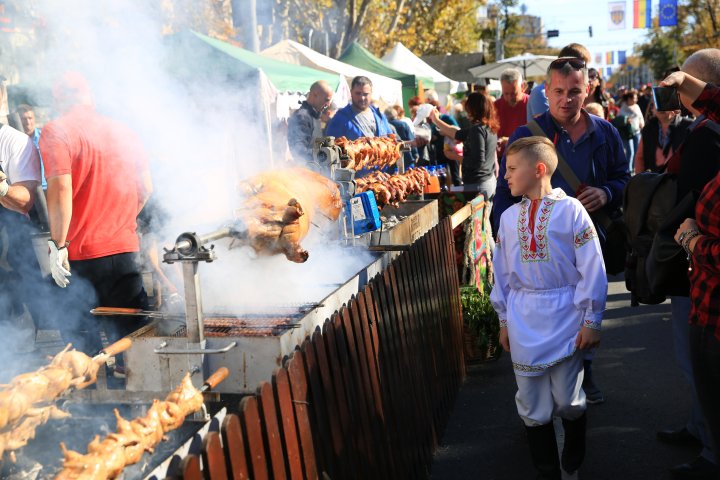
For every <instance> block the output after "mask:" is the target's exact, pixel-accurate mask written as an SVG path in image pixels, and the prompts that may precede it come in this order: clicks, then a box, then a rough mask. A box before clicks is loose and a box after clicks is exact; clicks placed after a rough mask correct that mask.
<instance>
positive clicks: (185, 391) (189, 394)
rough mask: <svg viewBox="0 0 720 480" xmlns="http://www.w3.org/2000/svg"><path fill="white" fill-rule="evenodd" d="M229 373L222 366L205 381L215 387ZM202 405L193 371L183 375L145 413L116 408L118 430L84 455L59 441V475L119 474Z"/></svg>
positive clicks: (87, 478) (93, 479) (97, 477)
mask: <svg viewBox="0 0 720 480" xmlns="http://www.w3.org/2000/svg"><path fill="white" fill-rule="evenodd" d="M227 374H228V371H227V369H220V370H218V372H216V373H215V374H214V375H213V376H212V377H210V378H209V379H208V380H207V382H206V385H207V386H209V387H211V388H212V387H214V386H215V385H217V383H219V382H220V381H222V379H224V378H225V377H226V376H227ZM201 408H203V396H202V392H201V391H200V390H198V389H197V388H195V386H194V385H193V384H192V381H191V380H190V374H187V375H186V376H185V378H183V380H182V382H181V383H180V385H178V387H177V388H176V389H175V390H173V391H172V392H171V393H170V394H169V395H168V396H167V397H166V398H165V400H162V401H161V400H155V401H153V404H152V406H151V407H150V408H149V409H148V412H147V413H146V414H145V416H143V417H139V418H136V419H135V420H132V421H128V420H125V419H124V418H123V417H121V416H120V413H119V412H118V411H117V410H115V417H116V418H117V432H116V433H111V434H109V435H108V436H107V437H105V438H104V439H103V440H102V441H101V440H100V438H99V437H95V439H94V440H93V441H92V442H91V443H90V444H89V445H88V453H87V454H85V455H83V454H81V453H78V452H74V451H72V450H67V449H66V448H65V446H64V445H63V444H61V445H60V447H61V449H62V451H63V454H64V456H65V460H64V462H63V470H62V471H61V472H60V473H59V474H58V476H57V477H55V478H56V479H61V480H69V479H83V480H105V479H111V478H116V477H117V476H119V475H120V473H121V472H122V471H123V469H124V468H125V466H126V465H132V464H134V463H137V462H139V461H140V459H141V457H142V454H143V453H144V452H152V451H153V450H154V448H155V446H156V445H157V444H159V443H160V442H161V441H162V440H163V438H164V436H165V433H167V432H169V431H171V430H175V429H177V428H179V427H180V425H182V423H183V422H184V421H185V417H186V416H187V415H190V414H192V413H194V412H196V411H198V410H200V409H201Z"/></svg>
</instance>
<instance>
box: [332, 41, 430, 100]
mask: <svg viewBox="0 0 720 480" xmlns="http://www.w3.org/2000/svg"><path fill="white" fill-rule="evenodd" d="M338 60H340V61H341V62H345V63H349V64H350V65H354V66H356V67H358V68H364V69H365V70H369V71H371V72H375V73H377V74H378V75H383V76H385V77H390V78H395V79H397V80H400V81H401V82H402V86H403V100H404V103H405V106H406V107H407V102H408V100H409V99H411V98H412V97H414V96H415V95H417V90H418V87H419V83H418V81H422V86H423V88H433V87H434V86H435V83H434V82H433V79H432V78H430V77H424V76H418V75H414V74H411V73H405V72H400V71H398V70H395V69H394V68H391V67H390V66H388V64H386V63H385V62H383V61H382V60H380V59H379V58H377V57H376V56H375V55H373V54H372V53H370V52H369V51H368V50H367V49H366V48H364V47H363V46H362V45H360V44H359V43H357V42H353V43H352V44H351V45H350V46H349V47H347V48H346V49H345V51H344V52H343V54H342V55H341V56H340V58H339V59H338Z"/></svg>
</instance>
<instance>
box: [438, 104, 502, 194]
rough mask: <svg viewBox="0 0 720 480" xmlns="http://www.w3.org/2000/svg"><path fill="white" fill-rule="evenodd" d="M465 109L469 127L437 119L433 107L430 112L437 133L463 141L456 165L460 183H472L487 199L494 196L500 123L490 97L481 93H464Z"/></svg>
mask: <svg viewBox="0 0 720 480" xmlns="http://www.w3.org/2000/svg"><path fill="white" fill-rule="evenodd" d="M465 111H466V112H467V114H468V117H469V118H470V120H471V121H472V123H473V124H472V126H471V127H469V128H463V129H460V128H459V127H455V126H453V125H448V124H447V123H445V122H443V121H442V120H440V114H439V112H438V111H437V110H435V111H433V113H432V114H431V116H430V119H431V120H432V122H433V123H434V124H435V125H436V126H437V128H438V130H439V131H440V133H441V134H443V135H445V136H447V137H450V138H452V139H453V140H456V141H458V142H462V143H463V156H462V163H461V164H460V167H461V169H462V179H463V183H464V184H465V185H466V186H467V185H470V184H474V185H476V186H477V190H478V192H480V193H482V194H483V195H484V196H485V198H486V199H487V200H488V201H492V198H493V197H494V196H495V186H496V185H497V171H498V162H497V153H496V151H495V148H496V147H497V131H498V129H499V128H500V124H499V122H498V119H497V115H496V113H495V106H494V105H493V101H492V100H491V99H490V97H488V96H487V95H485V94H482V93H479V92H473V93H471V94H470V95H468V98H467V101H466V103H465Z"/></svg>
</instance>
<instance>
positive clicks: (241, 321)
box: [90, 307, 300, 330]
mask: <svg viewBox="0 0 720 480" xmlns="http://www.w3.org/2000/svg"><path fill="white" fill-rule="evenodd" d="M90 313H91V314H93V315H95V316H123V315H127V316H132V317H150V318H158V319H163V320H164V319H173V320H176V319H180V320H183V319H185V314H184V313H167V312H156V311H152V310H140V309H139V308H116V307H97V308H93V309H92V310H90ZM203 317H204V318H207V319H215V318H222V319H228V318H233V319H236V320H237V326H238V327H240V328H258V329H263V330H264V329H273V328H299V327H300V324H296V323H288V324H277V325H273V324H264V323H255V322H253V320H251V319H247V318H237V317H235V316H234V315H232V314H229V313H228V314H221V313H212V314H209V315H204V316H203Z"/></svg>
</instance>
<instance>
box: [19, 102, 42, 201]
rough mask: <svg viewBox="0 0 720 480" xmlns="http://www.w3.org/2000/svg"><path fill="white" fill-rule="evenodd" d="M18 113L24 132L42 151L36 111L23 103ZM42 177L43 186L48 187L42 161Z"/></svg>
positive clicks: (38, 149)
mask: <svg viewBox="0 0 720 480" xmlns="http://www.w3.org/2000/svg"><path fill="white" fill-rule="evenodd" d="M17 114H18V117H20V123H21V124H22V128H23V132H25V135H27V136H28V137H30V138H32V141H33V143H34V144H35V148H36V149H37V151H38V153H40V129H39V128H37V127H36V126H35V125H36V123H35V111H34V110H33V108H32V107H31V106H30V105H26V104H24V103H23V104H21V105H18V107H17ZM40 169H41V172H40V173H41V177H42V188H43V190H46V189H47V180H45V169H44V168H43V165H42V162H40Z"/></svg>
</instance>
